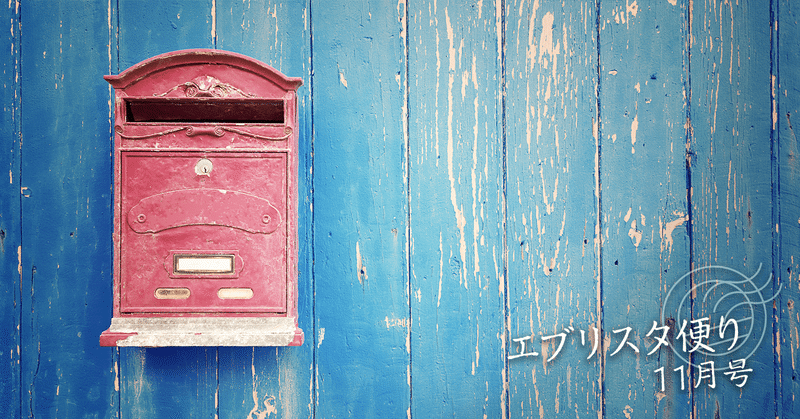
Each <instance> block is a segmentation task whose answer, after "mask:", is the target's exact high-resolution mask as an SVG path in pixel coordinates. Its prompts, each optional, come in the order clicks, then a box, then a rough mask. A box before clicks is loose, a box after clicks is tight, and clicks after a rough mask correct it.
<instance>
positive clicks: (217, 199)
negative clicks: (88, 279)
mask: <svg viewBox="0 0 800 419" xmlns="http://www.w3.org/2000/svg"><path fill="white" fill-rule="evenodd" d="M105 79H106V80H107V81H108V82H109V83H110V84H111V85H112V86H114V89H115V92H116V94H115V102H114V103H115V123H114V132H115V136H114V317H113V318H112V320H111V327H110V328H109V329H108V330H106V331H105V332H103V333H102V335H101V336H100V345H103V346H148V347H153V346H286V345H293V346H297V345H300V344H302V342H303V332H302V330H300V328H299V327H298V325H297V200H298V198H297V159H298V150H297V144H298V139H297V95H296V90H297V88H298V87H300V85H301V84H302V81H301V80H300V79H299V78H290V77H286V76H284V75H283V74H281V73H279V72H278V71H276V70H275V69H273V68H271V67H269V66H267V65H265V64H263V63H261V62H259V61H257V60H254V59H252V58H248V57H245V56H243V55H240V54H234V53H230V52H223V51H219V50H185V51H177V52H172V53H168V54H163V55H159V56H157V57H154V58H151V59H148V60H145V61H143V62H141V63H139V64H137V65H135V66H133V67H131V68H130V69H128V70H126V71H124V72H123V73H122V74H120V75H118V76H106V77H105Z"/></svg>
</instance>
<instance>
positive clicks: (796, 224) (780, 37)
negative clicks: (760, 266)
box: [772, 1, 800, 418]
mask: <svg viewBox="0 0 800 419" xmlns="http://www.w3.org/2000/svg"><path fill="white" fill-rule="evenodd" d="M773 6H774V7H775V9H774V11H773V13H775V17H776V19H777V28H773V36H775V38H776V39H773V45H776V46H777V51H773V57H774V61H773V75H774V76H776V77H775V78H773V90H772V98H773V111H774V113H773V115H772V117H773V120H772V122H773V124H774V126H773V130H774V134H773V135H775V138H776V139H777V141H776V142H775V143H774V144H776V149H775V150H774V155H775V156H776V158H777V162H776V165H777V168H778V179H775V181H777V191H776V192H777V198H778V201H777V202H775V204H773V205H776V206H777V210H778V217H777V218H778V220H777V222H778V232H777V233H778V238H779V242H778V247H777V249H776V251H777V252H778V255H779V258H778V260H777V261H776V265H777V268H776V276H777V277H778V278H780V281H779V282H780V284H781V285H782V286H783V288H782V289H781V294H780V297H779V298H778V300H777V313H778V318H779V320H780V324H779V328H778V329H777V339H776V341H777V343H778V345H780V346H778V347H777V349H778V351H777V353H776V355H777V363H776V372H775V373H776V375H777V377H776V379H777V380H778V390H779V392H780V394H779V398H778V399H777V400H776V402H777V406H776V407H777V412H776V413H777V415H778V416H779V417H782V418H789V417H795V416H798V415H800V400H798V399H797V395H798V394H800V380H798V377H797V375H798V369H800V350H798V348H800V317H798V313H800V307H798V306H797V304H798V303H800V292H798V290H799V289H800V195H798V187H797V185H800V162H798V157H799V156H800V147H798V146H800V143H799V142H798V139H797V133H796V132H795V129H794V125H795V124H798V121H800V100H798V91H800V54H798V50H797V45H798V43H799V42H800V24H798V23H799V22H798V19H800V5H798V4H797V2H792V1H778V2H774V3H773ZM775 58H777V60H775Z"/></svg>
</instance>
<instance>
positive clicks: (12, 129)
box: [0, 4, 22, 417]
mask: <svg viewBox="0 0 800 419" xmlns="http://www.w3.org/2000/svg"><path fill="white" fill-rule="evenodd" d="M0 22H6V24H7V25H8V26H6V31H5V32H4V35H3V36H2V37H0V51H5V54H4V55H3V58H2V59H0V71H2V77H3V86H2V89H0V95H2V96H0V97H2V103H3V112H2V114H1V115H0V132H1V133H2V137H0V144H2V152H0V173H2V176H0V178H1V179H2V181H0V185H2V188H0V196H2V198H1V199H0V319H2V324H0V358H2V360H3V361H2V363H0V404H2V405H3V406H5V409H6V412H7V413H6V414H7V415H9V417H20V416H21V412H20V400H21V399H20V396H21V392H20V387H19V382H20V381H19V378H20V363H19V361H20V354H19V348H20V341H19V338H20V336H19V323H20V311H19V304H20V291H19V290H20V288H19V282H20V272H19V270H18V269H19V255H20V252H21V249H22V247H21V246H22V236H21V234H20V215H21V213H20V183H19V175H20V172H19V165H20V140H19V138H20V137H19V123H20V122H19V115H20V103H19V101H20V98H19V92H20V89H19V49H20V44H19V13H18V9H17V5H16V4H9V5H8V6H7V7H4V8H0ZM6 172H7V173H8V175H7V176H8V178H6Z"/></svg>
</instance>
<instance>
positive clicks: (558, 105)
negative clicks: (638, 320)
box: [505, 1, 601, 417]
mask: <svg viewBox="0 0 800 419" xmlns="http://www.w3.org/2000/svg"><path fill="white" fill-rule="evenodd" d="M505 12H506V18H505V22H506V28H507V29H506V37H505V39H506V45H505V56H506V68H505V73H506V84H507V86H506V92H507V99H506V106H505V112H506V126H507V128H506V129H507V149H508V152H507V157H506V160H507V179H508V186H507V190H508V191H507V197H508V198H507V199H508V225H507V227H506V229H507V232H508V234H507V240H508V284H509V285H508V287H509V290H508V292H509V298H508V299H509V317H510V318H509V324H510V330H509V334H510V335H509V337H510V338H512V339H513V338H516V339H520V338H523V339H524V338H525V337H527V336H531V338H530V340H526V341H525V345H526V346H525V351H526V352H528V353H530V352H534V351H535V352H537V353H538V355H537V356H530V357H518V358H514V359H510V360H509V371H510V372H509V392H510V417H557V416H559V415H563V416H576V417H585V416H586V417H589V416H591V417H594V416H596V415H597V413H598V412H600V410H601V405H600V402H601V400H600V396H601V369H600V367H601V364H600V361H599V357H598V355H597V354H595V355H594V356H592V357H591V358H590V354H591V352H592V347H593V344H594V342H596V340H595V339H594V334H593V333H594V332H593V330H595V329H597V328H599V326H600V319H599V316H598V314H599V313H598V311H599V309H598V304H599V300H598V296H599V290H598V287H599V285H600V284H599V275H600V272H599V269H598V268H599V260H598V256H599V255H598V252H599V243H598V242H597V239H598V237H597V236H596V234H597V233H596V227H597V208H596V206H597V205H596V203H597V198H596V196H597V195H596V193H595V192H596V191H595V184H596V178H595V169H596V165H595V163H596V160H595V159H596V151H597V147H596V142H595V139H594V138H593V136H592V132H593V123H594V122H595V115H596V113H597V109H596V102H597V100H596V84H597V46H596V41H597V40H596V25H595V23H596V10H595V3H594V2H593V1H592V2H589V1H570V2H566V3H565V4H552V3H549V2H543V3H542V4H539V3H538V2H533V3H531V2H525V1H518V2H508V3H507V4H506V9H505ZM568 327H573V328H574V330H573V331H572V332H568V333H567V336H566V337H565V341H564V346H563V347H562V348H561V350H560V351H559V352H558V353H557V354H556V351H557V350H558V346H559V338H555V339H554V340H552V341H551V340H550V339H547V340H544V343H543V337H545V336H551V335H554V334H558V333H565V332H564V329H565V328H568ZM598 330H599V329H598ZM580 331H584V333H586V332H588V334H587V335H586V336H587V337H592V339H591V341H587V343H586V344H585V345H581V339H580V333H581V332H580ZM598 336H599V335H598ZM521 349H522V347H521V343H514V342H511V343H510V346H509V349H508V355H509V357H515V356H518V355H519V354H520V351H521ZM597 353H599V348H598V351H597ZM552 356H555V358H553V360H551V361H550V362H548V361H547V360H548V359H549V358H550V357H552Z"/></svg>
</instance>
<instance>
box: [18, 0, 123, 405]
mask: <svg viewBox="0 0 800 419" xmlns="http://www.w3.org/2000/svg"><path fill="white" fill-rule="evenodd" d="M90 6H94V7H89V8H84V7H85V6H84V7H80V8H76V7H73V5H71V4H50V3H43V2H31V3H25V4H24V6H23V5H20V9H19V13H20V20H21V21H22V22H26V23H25V24H24V25H23V26H22V29H21V30H22V33H21V50H20V53H21V63H22V64H21V67H20V70H21V73H20V78H19V83H20V86H21V89H22V90H24V94H22V96H21V113H20V117H21V119H20V123H21V125H20V128H21V140H20V141H21V145H22V146H21V149H22V151H21V154H20V174H19V176H20V178H19V184H20V185H21V189H22V204H21V220H22V222H21V231H22V245H23V249H22V253H21V254H22V257H21V268H20V269H21V272H22V274H21V284H20V290H21V294H22V295H21V298H20V306H19V307H18V309H19V310H20V313H21V319H20V323H21V324H20V336H21V342H20V348H19V350H20V351H21V356H20V368H21V370H22V374H21V375H22V376H21V379H20V385H21V387H20V393H21V396H22V397H21V398H22V400H21V403H20V404H21V409H20V410H21V416H25V417H58V416H62V417H65V416H102V417H106V416H113V415H115V414H116V413H115V412H116V411H117V406H116V403H117V397H116V392H115V378H116V377H115V374H114V373H115V371H114V360H115V354H114V352H112V351H109V350H107V349H101V348H100V347H98V346H97V345H95V342H96V339H97V336H98V334H99V333H100V332H101V331H102V330H103V328H105V327H107V322H108V314H109V313H110V298H111V292H110V291H111V290H110V289H109V288H108V284H110V283H111V246H110V242H109V241H108V237H110V234H111V218H110V217H111V204H110V203H111V188H110V185H111V183H110V181H111V177H110V175H111V161H110V159H109V156H110V153H111V143H110V141H109V139H110V135H109V133H110V131H111V130H110V126H109V116H108V103H109V96H108V88H107V86H105V85H104V84H105V83H103V82H102V78H101V77H102V75H103V73H104V72H105V71H107V68H108V64H107V63H108V49H107V45H108V26H107V21H108V10H107V8H106V3H105V2H99V1H98V2H94V3H93V4H91V5H90Z"/></svg>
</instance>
